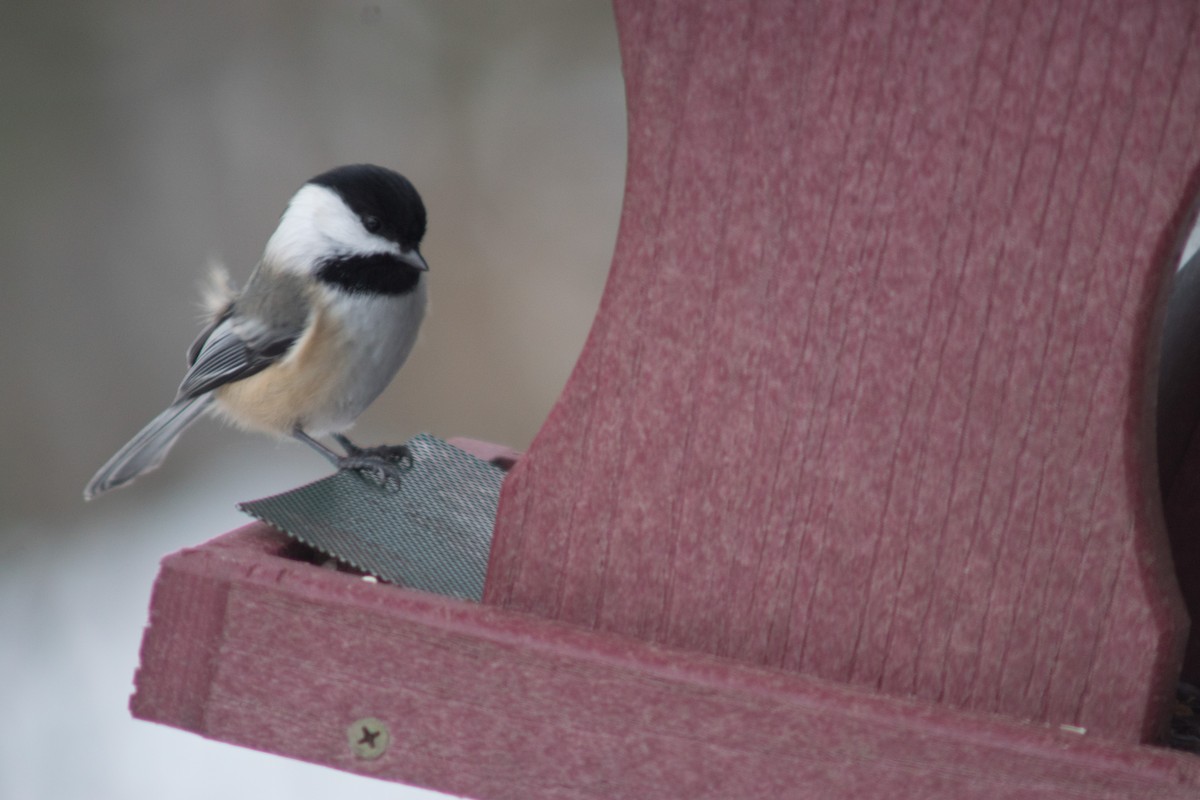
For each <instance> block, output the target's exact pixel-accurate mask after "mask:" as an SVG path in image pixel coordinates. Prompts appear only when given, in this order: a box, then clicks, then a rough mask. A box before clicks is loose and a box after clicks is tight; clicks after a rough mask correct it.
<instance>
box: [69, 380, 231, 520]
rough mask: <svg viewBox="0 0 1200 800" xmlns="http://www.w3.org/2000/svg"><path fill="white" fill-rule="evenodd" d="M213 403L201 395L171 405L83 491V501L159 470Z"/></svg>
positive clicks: (111, 459)
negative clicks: (190, 426)
mask: <svg viewBox="0 0 1200 800" xmlns="http://www.w3.org/2000/svg"><path fill="white" fill-rule="evenodd" d="M210 403H212V395H210V394H202V395H200V396H199V397H193V398H191V399H188V400H182V401H180V402H177V403H174V404H172V405H171V406H170V407H169V408H168V409H167V410H166V411H164V412H162V413H161V414H159V415H158V416H157V417H155V418H154V419H153V420H151V422H150V424H149V425H147V426H146V427H144V428H142V429H141V431H139V432H138V434H137V436H134V437H133V438H132V439H130V440H129V442H128V443H127V444H126V445H125V446H124V447H122V448H121V449H120V450H118V451H117V452H116V455H114V456H113V457H112V458H110V459H109V460H108V463H106V464H105V465H104V466H103V467H101V468H100V471H99V472H97V473H96V475H95V477H94V478H92V480H91V481H90V482H88V485H87V488H85V489H84V490H83V499H84V500H91V499H92V498H93V497H99V496H100V495H102V494H104V493H105V492H107V491H109V490H111V489H118V488H120V487H122V486H124V485H126V484H127V483H130V482H131V481H133V480H134V479H135V478H137V477H139V476H140V475H144V474H146V473H147V472H149V471H150V470H152V469H154V468H155V467H157V466H158V465H159V464H161V463H162V462H163V459H164V458H166V456H167V452H168V451H170V449H171V446H172V445H174V444H175V440H176V439H178V438H179V434H181V433H183V432H184V430H185V429H186V428H187V427H188V426H189V425H191V424H192V423H193V422H195V420H196V417H198V416H200V415H201V414H203V413H204V411H205V410H206V409H207V408H208V406H209V404H210Z"/></svg>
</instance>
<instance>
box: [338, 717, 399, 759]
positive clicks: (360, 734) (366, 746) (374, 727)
mask: <svg viewBox="0 0 1200 800" xmlns="http://www.w3.org/2000/svg"><path fill="white" fill-rule="evenodd" d="M346 740H347V741H348V742H349V743H350V752H352V753H354V755H356V756H358V757H359V758H366V759H372V758H379V757H380V756H381V755H383V752H384V751H385V750H387V749H388V745H389V744H391V743H392V734H391V732H390V731H388V726H387V725H385V724H384V722H383V720H380V719H376V718H375V717H363V718H362V719H357V720H355V721H354V722H353V723H352V724H351V725H350V727H349V728H346Z"/></svg>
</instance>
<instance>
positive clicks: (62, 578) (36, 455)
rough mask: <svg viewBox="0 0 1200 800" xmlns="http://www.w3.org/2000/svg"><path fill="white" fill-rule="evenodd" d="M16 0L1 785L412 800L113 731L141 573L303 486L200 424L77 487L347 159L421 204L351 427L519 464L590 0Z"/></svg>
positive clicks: (610, 160)
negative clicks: (398, 296) (234, 287)
mask: <svg viewBox="0 0 1200 800" xmlns="http://www.w3.org/2000/svg"><path fill="white" fill-rule="evenodd" d="M68 5H69V6H70V7H69V8H64V7H63V5H62V4H40V3H33V2H14V3H8V4H6V5H5V8H4V14H3V23H2V24H0V154H2V157H0V186H2V189H0V198H2V199H0V203H2V204H3V206H2V208H0V241H2V243H3V250H2V252H3V258H4V262H3V284H2V288H0V320H2V324H3V336H0V363H2V364H3V365H4V379H3V381H0V409H2V410H3V417H2V420H3V422H2V425H3V443H4V447H5V457H4V459H3V465H2V466H0V470H2V473H0V475H2V480H0V544H2V545H3V556H2V557H0V634H2V635H3V648H2V649H0V686H2V687H3V693H4V694H3V707H4V710H5V724H4V725H3V726H0V797H3V798H74V797H87V798H139V797H155V798H201V797H203V798H210V797H213V796H219V795H226V796H231V797H243V796H253V797H255V798H259V799H260V800H265V798H276V797H278V798H282V797H288V798H308V797H312V798H317V797H322V798H325V797H348V796H351V794H353V796H354V797H356V798H370V797H384V796H386V797H413V796H432V795H429V794H427V793H421V792H417V791H416V790H407V789H404V788H403V787H399V786H397V785H394V784H385V783H380V782H376V781H372V780H369V779H365V778H359V777H356V776H352V775H347V774H343V773H339V772H336V771H333V770H329V769H325V768H321V767H314V766H310V765H306V764H299V763H294V762H290V761H288V760H286V759H282V758H278V757H275V756H269V755H264V754H261V753H256V752H251V751H247V750H241V749H239V748H235V747H231V746H228V745H223V744H218V743H214V742H210V741H208V740H205V739H203V738H200V737H197V736H194V735H191V734H186V733H182V732H179V731H176V730H173V729H169V728H165V727H161V726H157V725H152V724H149V723H144V722H138V721H135V720H133V719H131V718H130V716H129V714H128V711H127V701H128V696H129V693H130V691H131V688H132V683H131V681H132V676H133V672H134V669H135V666H136V663H137V648H138V644H139V642H140V637H141V631H142V626H143V625H144V623H145V619H146V604H147V601H148V599H149V594H150V585H151V582H152V580H153V578H154V575H155V573H156V570H157V564H158V560H159V558H160V557H161V556H162V555H164V554H166V553H168V552H172V551H174V550H177V549H179V548H181V547H185V546H189V545H193V544H198V543H200V542H203V541H205V540H206V539H209V538H211V537H212V536H215V535H217V534H220V533H222V532H224V531H226V530H229V529H231V528H234V527H237V526H239V525H241V524H243V522H245V521H246V518H244V517H243V516H242V515H240V514H239V513H238V512H237V511H236V510H235V508H234V505H235V503H237V502H238V501H241V500H248V499H253V498H257V497H261V496H264V495H267V494H271V493H274V492H277V491H281V490H283V489H286V488H289V487H291V486H295V485H298V484H300V483H302V482H306V481H308V480H310V479H315V478H317V477H319V476H321V475H324V474H326V473H327V472H328V468H327V465H326V464H325V463H324V462H323V461H321V460H320V459H319V458H317V457H316V456H315V455H314V454H312V453H310V452H308V451H307V449H306V448H304V447H302V446H300V445H296V444H292V443H275V442H273V441H270V440H268V439H265V438H261V437H256V436H247V435H244V434H239V433H236V432H233V431H229V430H225V429H222V428H221V427H220V426H219V425H218V424H217V423H215V422H212V421H207V420H206V421H202V422H201V423H199V424H198V425H197V426H196V427H195V428H193V429H192V430H191V431H190V432H189V433H188V434H187V435H185V436H184V438H183V439H182V440H181V442H180V444H179V445H178V447H177V448H176V449H175V451H174V452H173V453H172V454H171V457H170V458H169V459H168V460H167V463H166V465H165V466H164V467H163V468H162V469H161V470H160V471H158V472H156V473H154V474H153V475H151V476H148V477H146V478H144V479H143V480H142V481H141V482H139V483H138V484H136V485H135V486H133V487H132V488H129V489H126V490H123V491H120V492H117V493H114V494H111V495H107V496H105V497H102V498H100V499H99V500H97V501H95V502H93V503H91V504H88V505H85V504H84V503H83V502H82V500H81V495H80V493H81V491H82V489H83V486H84V483H85V482H86V481H87V479H88V478H89V477H90V476H91V474H92V473H93V472H94V471H95V470H96V468H97V467H99V466H100V464H102V463H103V462H104V460H105V459H106V458H108V456H109V455H110V454H111V453H112V452H113V451H114V450H115V449H116V448H117V447H119V446H120V445H121V444H123V443H124V442H125V440H126V439H127V438H129V436H131V435H132V434H133V433H134V432H135V431H136V430H137V429H138V428H139V427H140V426H141V425H142V424H143V423H145V422H147V421H148V420H149V419H150V418H151V417H152V416H153V415H154V414H156V413H157V412H158V411H159V410H160V409H161V408H163V407H164V406H165V405H166V404H167V403H168V402H169V401H170V400H171V397H172V395H173V393H174V390H175V387H176V386H177V384H178V381H179V379H180V377H181V376H182V374H183V366H184V360H183V354H184V352H185V349H186V348H187V346H188V344H189V343H190V342H191V340H192V338H193V337H194V335H195V334H196V333H197V331H198V322H197V320H198V305H197V301H198V298H199V293H198V291H197V287H198V284H199V282H200V281H201V279H202V277H203V276H204V274H205V272H206V265H207V263H208V262H209V261H210V260H212V259H220V260H222V261H224V262H225V263H226V264H227V265H228V266H229V269H230V272H231V273H232V274H233V276H234V277H235V279H238V280H242V279H244V278H245V277H246V275H247V274H248V273H249V271H250V269H251V267H252V266H253V265H254V262H255V260H256V259H257V257H258V255H259V252H260V250H261V248H262V246H263V244H264V243H265V241H266V238H267V236H268V235H269V234H270V232H271V230H272V229H273V227H274V225H275V222H276V220H277V218H278V215H279V213H280V212H281V211H282V209H283V204H284V203H285V201H286V200H287V198H288V197H289V196H290V195H291V194H292V192H294V191H295V190H296V189H297V188H298V187H299V185H300V184H301V183H302V182H303V181H304V180H305V179H307V178H308V177H310V176H312V175H314V174H316V173H318V172H320V171H322V170H325V169H327V168H329V167H331V166H335V165H337V164H342V163H349V162H356V161H372V162H377V163H380V164H383V165H385V166H389V167H392V168H394V169H397V170H399V171H400V172H403V173H404V174H406V175H408V176H409V177H410V178H411V179H412V180H413V182H414V183H415V184H416V186H417V187H418V188H419V190H420V191H421V192H422V194H423V196H424V198H425V202H426V205H427V207H428V209H429V234H428V236H427V238H426V242H425V245H424V246H423V248H422V250H423V252H424V253H425V255H426V257H427V259H428V261H429V263H430V266H431V273H430V276H431V297H432V312H431V316H430V317H429V319H428V321H427V323H426V326H425V329H424V333H423V336H422V341H421V342H420V343H419V344H418V347H417V350H416V352H415V353H414V355H413V357H412V359H411V360H410V361H409V363H408V365H407V366H406V367H405V368H404V370H403V371H402V372H401V375H400V377H399V378H398V380H397V381H396V382H395V383H394V384H393V385H392V387H391V388H390V389H389V391H388V392H387V393H386V394H385V395H384V397H382V398H381V399H380V400H379V401H378V402H377V403H376V404H375V406H373V407H372V409H371V410H370V411H368V412H367V414H366V415H364V417H363V419H362V420H361V422H360V424H359V426H358V428H357V429H356V431H355V433H356V436H355V438H356V439H361V440H363V441H364V442H370V443H380V442H400V441H403V440H404V439H406V438H408V437H409V436H411V435H412V434H414V433H417V432H419V431H430V432H432V433H435V434H437V435H440V436H446V437H448V436H455V435H468V436H474V437H478V438H483V439H489V440H492V441H496V442H501V443H504V444H509V445H512V446H515V447H517V448H524V447H525V446H527V445H528V443H529V441H530V439H531V438H532V436H533V435H534V433H535V432H536V431H537V428H538V426H539V425H540V424H541V421H542V420H543V419H544V418H545V415H546V413H547V412H548V410H549V409H550V406H551V405H552V404H553V402H554V400H555V398H556V397H557V395H558V392H559V391H560V390H561V388H562V385H563V383H564V382H565V380H566V378H567V376H568V373H569V371H570V369H571V367H572V365H573V364H574V361H575V359H576V357H577V356H578V354H579V351H580V349H581V348H582V345H583V340H584V338H585V336H586V334H587V330H588V327H589V325H590V323H591V319H592V317H593V315H594V313H595V309H596V306H597V303H598V301H599V296H600V292H601V289H602V287H603V283H604V279H605V276H606V274H607V269H608V263H609V259H610V257H611V253H612V245H613V242H614V240H615V236H616V227H617V219H618V215H619V211H620V202H621V191H622V187H623V182H624V160H625V112H624V96H623V86H622V83H621V77H620V64H619V58H618V51H617V40H616V32H615V29H614V24H613V19H612V11H611V9H610V7H609V5H608V3H607V2H605V1H604V0H588V1H587V2H583V1H582V0H572V2H562V0H542V1H541V2H532V1H531V0H520V1H519V2H517V1H516V0H512V1H510V2H492V1H485V0H469V1H467V0H448V1H447V0H428V1H427V2H395V3H366V2H361V0H359V1H357V2H339V3H318V2H299V3H297V2H271V0H250V1H249V2H200V3H192V4H187V5H184V4H150V3H140V2H134V1H133V0H111V1H109V2H97V3H83V2H76V3H71V4H68Z"/></svg>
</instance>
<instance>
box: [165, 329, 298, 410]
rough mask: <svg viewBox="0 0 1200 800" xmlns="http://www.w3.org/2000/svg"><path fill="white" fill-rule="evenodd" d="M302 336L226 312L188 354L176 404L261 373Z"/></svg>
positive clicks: (295, 331)
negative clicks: (188, 363)
mask: <svg viewBox="0 0 1200 800" xmlns="http://www.w3.org/2000/svg"><path fill="white" fill-rule="evenodd" d="M302 332H303V327H302V325H267V324H265V323H263V322H262V321H260V320H256V319H247V318H244V317H239V316H238V315H237V314H236V313H235V312H234V311H233V309H229V310H227V311H226V312H225V314H224V316H223V317H222V318H220V319H219V320H218V321H217V323H216V324H215V325H214V326H212V327H211V329H210V330H208V331H205V333H204V334H201V337H202V341H201V340H200V339H198V340H197V343H196V344H193V345H192V347H191V349H190V350H189V351H188V355H189V358H190V359H191V367H190V368H189V369H188V371H187V374H186V375H185V376H184V377H183V383H181V384H180V385H179V394H178V395H177V397H176V402H178V401H181V400H187V399H190V398H192V397H197V396H199V395H202V394H204V393H206V392H211V391H212V390H213V389H216V388H217V387H218V386H223V385H224V384H226V383H231V382H233V381H240V380H242V379H244V378H249V377H250V376H251V375H254V374H256V373H258V372H262V371H263V370H264V369H266V368H267V367H269V366H271V365H272V364H274V363H275V362H276V361H278V360H279V359H281V358H282V357H283V356H284V355H285V354H286V353H287V351H288V350H290V349H291V347H292V345H293V344H295V343H296V340H297V339H299V338H300V334H301V333H302Z"/></svg>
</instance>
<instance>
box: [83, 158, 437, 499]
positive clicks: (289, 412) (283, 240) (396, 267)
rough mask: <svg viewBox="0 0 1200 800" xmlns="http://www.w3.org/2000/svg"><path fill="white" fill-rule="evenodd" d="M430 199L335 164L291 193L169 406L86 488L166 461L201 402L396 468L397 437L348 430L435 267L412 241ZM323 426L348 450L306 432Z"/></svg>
mask: <svg viewBox="0 0 1200 800" xmlns="http://www.w3.org/2000/svg"><path fill="white" fill-rule="evenodd" d="M424 235H425V206H424V204H423V203H422V202H421V197H420V195H418V194H417V190H416V189H414V188H413V186H412V184H411V183H409V182H408V180H407V179H406V178H404V177H403V176H401V175H398V174H396V173H395V172H392V171H391V170H388V169H384V168H382V167H376V166H372V165H369V164H355V165H350V166H345V167H338V168H336V169H332V170H330V171H329V172H325V173H322V174H320V175H318V176H317V177H315V178H313V179H312V180H310V181H308V182H307V183H305V184H304V186H302V187H301V188H300V190H299V191H298V192H296V194H295V196H293V197H292V199H291V201H290V202H289V203H288V206H287V209H286V210H285V211H284V212H283V216H282V217H281V218H280V220H279V227H278V228H276V230H275V233H274V234H273V235H272V236H271V238H270V240H268V242H267V246H266V249H265V250H264V251H263V256H262V260H261V261H260V262H259V263H258V266H257V267H256V268H255V269H254V272H253V273H252V274H251V276H250V280H249V281H248V282H247V283H246V286H245V288H243V289H242V291H241V292H235V291H234V290H233V289H232V287H231V286H230V285H229V283H228V280H225V281H223V285H222V286H221V287H219V290H218V291H217V292H216V293H215V296H214V297H213V298H211V302H210V303H209V307H210V312H211V318H210V319H209V322H208V325H207V327H206V328H205V330H204V331H203V332H202V333H201V334H200V336H199V337H198V338H197V339H196V341H195V342H194V343H193V344H192V346H191V348H189V350H188V355H187V360H188V365H189V368H188V371H187V374H186V375H185V376H184V378H183V383H182V384H181V385H180V387H179V392H178V394H177V395H176V397H175V402H173V403H172V404H171V405H170V407H169V408H167V410H166V411H163V412H162V413H161V414H159V415H158V416H157V417H155V418H154V420H153V421H152V422H151V423H150V424H149V425H147V426H146V427H145V428H143V429H142V430H141V432H140V433H138V434H137V435H136V436H134V437H133V439H132V440H131V441H130V442H129V443H128V444H126V445H125V446H124V447H122V448H121V449H120V450H119V451H117V454H116V455H114V456H113V457H112V458H110V459H109V460H108V463H107V464H105V465H104V466H103V467H101V468H100V471H99V472H97V473H96V476H95V477H94V478H92V480H91V482H90V483H88V485H87V488H86V489H84V492H83V496H84V498H85V499H88V500H90V499H91V498H93V497H96V496H98V495H101V494H103V493H104V492H107V491H108V490H110V489H116V488H118V487H120V486H124V485H125V484H127V483H129V482H130V481H132V480H134V479H135V478H137V477H138V476H139V475H142V474H144V473H146V472H148V471H150V470H152V469H154V468H155V467H157V466H158V465H159V464H161V463H162V460H163V458H165V457H166V455H167V451H169V450H170V449H171V446H172V445H173V444H174V443H175V440H176V439H178V438H179V435H180V434H181V433H183V431H184V429H185V428H187V427H188V425H190V424H191V423H192V422H194V421H195V420H196V418H197V417H199V416H200V415H201V414H203V413H204V412H206V411H215V412H216V413H217V414H219V415H220V416H222V417H224V418H225V419H227V420H229V421H231V422H233V423H234V424H235V425H238V426H240V427H242V428H246V429H249V430H256V431H263V432H266V433H271V434H275V435H277V436H291V437H295V438H296V439H299V440H300V441H302V442H304V443H305V444H307V445H309V446H310V447H312V448H314V449H315V450H317V451H318V452H319V453H321V454H322V455H323V456H325V457H326V458H327V459H329V460H330V461H331V462H333V463H334V464H335V465H336V466H338V467H339V468H351V469H369V470H372V471H374V472H376V473H377V474H380V473H382V474H384V475H390V474H394V473H393V472H392V471H391V469H392V468H393V467H394V464H395V459H396V458H397V457H399V456H402V455H403V452H404V448H403V447H392V448H387V447H384V448H373V449H363V448H360V447H357V446H356V445H354V444H353V443H351V442H350V440H349V439H347V438H346V437H345V436H343V435H342V431H345V430H346V429H347V428H349V427H350V425H351V424H353V422H354V420H355V419H356V418H357V417H358V415H359V414H361V413H362V412H363V410H365V409H366V407H367V406H368V405H370V404H371V402H372V401H373V400H374V399H375V398H376V397H378V396H379V394H380V392H382V391H383V390H384V388H385V387H386V386H387V385H388V383H389V382H391V380H392V377H393V376H394V375H395V374H396V371H397V370H398V369H400V366H401V365H402V364H403V363H404V361H405V359H407V358H408V354H409V352H410V351H411V350H412V347H413V344H414V342H416V339H417V330H418V328H419V327H420V325H421V320H422V318H423V317H424V316H425V303H426V286H425V284H426V281H425V273H426V271H427V270H428V269H429V268H428V266H427V265H426V264H425V260H424V259H423V258H422V257H421V253H420V251H419V250H418V247H419V246H420V244H421V239H422V237H423V236H424ZM324 434H329V435H330V436H332V437H333V438H334V439H335V440H337V442H338V443H339V444H341V445H342V447H343V448H345V450H346V453H345V454H344V455H343V454H341V453H338V452H336V451H335V450H333V449H331V448H329V447H326V446H325V445H323V444H321V443H320V442H319V441H317V440H316V439H315V438H314V437H316V436H321V435H324Z"/></svg>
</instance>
